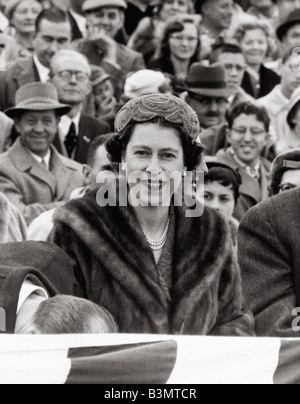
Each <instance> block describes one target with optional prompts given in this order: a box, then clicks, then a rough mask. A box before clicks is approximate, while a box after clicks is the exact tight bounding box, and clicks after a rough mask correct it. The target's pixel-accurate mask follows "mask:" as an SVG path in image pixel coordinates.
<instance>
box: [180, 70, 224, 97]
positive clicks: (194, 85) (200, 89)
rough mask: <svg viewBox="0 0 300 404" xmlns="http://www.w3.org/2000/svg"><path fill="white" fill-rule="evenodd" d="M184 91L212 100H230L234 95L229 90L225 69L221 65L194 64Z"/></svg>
mask: <svg viewBox="0 0 300 404" xmlns="http://www.w3.org/2000/svg"><path fill="white" fill-rule="evenodd" d="M183 90H185V91H188V92H189V93H193V94H197V95H202V96H204V97H211V98H214V97H216V98H223V97H224V98H228V97H230V96H231V95H232V91H231V90H230V89H228V88H227V84H226V80H225V69H224V67H223V66H222V65H220V64H216V65H212V66H203V65H202V64H201V63H194V64H193V65H192V66H191V68H190V70H189V73H188V77H187V80H186V85H185V86H184V88H183Z"/></svg>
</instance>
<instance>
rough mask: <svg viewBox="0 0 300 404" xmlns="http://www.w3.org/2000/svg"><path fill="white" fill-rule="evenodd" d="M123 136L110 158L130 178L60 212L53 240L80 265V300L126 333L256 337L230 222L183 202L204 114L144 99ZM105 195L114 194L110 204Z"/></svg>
mask: <svg viewBox="0 0 300 404" xmlns="http://www.w3.org/2000/svg"><path fill="white" fill-rule="evenodd" d="M115 129H116V135H115V136H114V138H112V140H111V141H110V142H109V144H108V145H107V150H108V153H109V156H110V158H111V160H112V162H113V163H116V164H118V165H119V164H121V166H122V169H123V171H122V172H123V175H122V176H121V177H120V178H119V179H116V181H113V182H111V183H110V184H109V185H107V186H106V188H105V192H104V190H103V189H104V188H102V189H101V190H98V191H94V192H91V193H89V194H88V195H86V196H85V197H84V198H83V199H80V200H74V201H71V202H69V203H68V204H67V205H66V206H65V207H64V208H61V209H60V210H58V212H57V214H56V218H55V227H54V231H53V233H52V236H51V239H52V241H53V242H54V243H56V244H58V245H59V246H60V247H61V248H62V249H63V250H64V251H65V252H66V253H67V254H68V255H69V256H70V258H71V260H72V263H73V268H74V293H75V294H76V295H77V296H79V297H85V298H87V299H90V300H92V301H93V302H95V303H97V304H99V305H101V306H103V307H105V308H106V309H107V310H108V311H109V312H110V313H111V314H112V315H113V316H114V317H115V319H116V321H117V322H118V325H119V328H120V332H122V333H154V334H185V335H220V336H228V335H232V336H235V335H236V336H247V335H253V333H254V331H253V330H254V326H253V317H252V315H251V314H250V313H247V312H245V311H244V300H243V295H242V287H241V279H240V272H239V268H238V264H237V261H236V257H235V254H234V249H233V247H232V241H231V234H230V230H229V228H228V226H227V224H226V223H225V221H224V220H223V219H222V218H221V216H219V215H218V214H217V213H215V212H214V211H212V210H209V209H207V210H205V211H204V213H203V214H202V215H201V216H200V215H196V216H197V217H189V216H191V215H190V214H188V213H187V211H188V209H189V208H187V206H186V205H185V204H184V203H181V204H180V203H178V199H177V203H175V202H174V201H175V195H177V196H178V194H179V193H180V194H181V202H183V199H184V198H182V188H181V186H182V182H183V181H182V178H184V176H185V173H186V172H190V171H193V170H195V169H196V168H198V167H199V164H200V162H201V161H202V152H203V147H202V145H201V143H200V138H199V134H200V124H199V121H198V118H197V116H196V114H195V112H194V111H193V110H192V109H191V108H190V107H189V106H188V105H187V104H186V103H185V102H184V101H182V100H180V99H178V98H176V97H173V96H167V95H151V96H145V97H142V98H138V99H135V100H133V101H130V102H129V103H128V104H126V105H125V106H124V107H123V109H122V110H121V111H120V112H119V114H118V115H117V117H116V122H115ZM122 177H123V179H122ZM171 177H172V178H173V179H174V181H171ZM137 178H138V181H137ZM124 181H125V182H126V186H125V187H124ZM137 187H138V188H137ZM137 189H138V192H137ZM180 190H181V191H180ZM113 191H114V194H113V193H112V192H113ZM120 191H121V192H120ZM126 191H128V192H127V194H126ZM124 194H126V198H125V197H124ZM103 195H104V196H105V195H106V196H109V195H110V196H111V195H113V197H111V198H110V199H111V200H110V201H109V205H108V206H104V205H105V203H104V202H105V198H104V196H103ZM127 196H128V198H127ZM107 199H109V198H107ZM137 200H138V203H137ZM106 202H107V201H106ZM124 202H125V203H124ZM126 202H127V203H126ZM100 205H101V206H100ZM177 205H182V206H177Z"/></svg>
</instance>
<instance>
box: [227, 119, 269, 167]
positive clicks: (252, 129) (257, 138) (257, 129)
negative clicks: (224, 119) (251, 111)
mask: <svg viewBox="0 0 300 404" xmlns="http://www.w3.org/2000/svg"><path fill="white" fill-rule="evenodd" d="M267 140H268V134H267V132H266V128H265V125H264V123H263V122H261V121H259V120H258V119H257V117H256V116H255V115H246V114H242V115H240V116H239V117H237V118H236V119H235V121H234V123H233V126H232V129H231V131H230V132H229V134H228V141H229V143H230V144H231V146H232V148H233V150H234V152H235V154H236V155H237V157H238V158H239V159H240V160H241V161H242V162H243V163H245V164H246V165H249V166H251V164H254V163H257V161H258V159H259V157H260V154H261V152H262V150H263V148H264V147H265V146H266V145H267Z"/></svg>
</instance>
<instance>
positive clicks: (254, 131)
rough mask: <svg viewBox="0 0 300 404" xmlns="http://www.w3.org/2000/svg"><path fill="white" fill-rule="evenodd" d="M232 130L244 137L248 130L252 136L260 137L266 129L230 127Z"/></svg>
mask: <svg viewBox="0 0 300 404" xmlns="http://www.w3.org/2000/svg"><path fill="white" fill-rule="evenodd" d="M232 131H233V132H234V133H236V134H237V135H239V136H241V137H245V136H246V134H247V132H248V131H250V133H251V135H252V136H253V137H254V138H257V137H260V136H262V135H265V134H266V131H264V130H262V129H259V128H232Z"/></svg>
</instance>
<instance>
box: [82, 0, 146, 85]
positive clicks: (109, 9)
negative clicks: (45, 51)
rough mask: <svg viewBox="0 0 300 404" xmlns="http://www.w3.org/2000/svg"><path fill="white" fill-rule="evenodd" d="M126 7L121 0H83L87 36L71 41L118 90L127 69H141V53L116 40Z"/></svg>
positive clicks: (142, 65) (122, 26)
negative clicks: (102, 69)
mask: <svg viewBox="0 0 300 404" xmlns="http://www.w3.org/2000/svg"><path fill="white" fill-rule="evenodd" d="M126 9H127V4H126V2H125V1H124V0H87V1H86V2H85V3H84V4H83V11H84V12H85V16H86V19H87V25H88V39H82V40H79V41H75V42H74V48H75V49H76V50H78V51H79V52H81V53H83V54H84V55H85V56H86V57H87V58H88V60H89V62H90V63H91V64H93V65H96V66H100V67H103V68H104V70H106V72H107V73H108V74H109V76H110V77H111V79H112V80H113V81H114V82H115V84H116V86H117V87H118V88H119V89H120V91H121V88H122V86H123V85H124V82H125V79H126V77H127V76H128V74H129V73H131V72H136V71H138V70H142V69H145V62H144V59H143V56H142V55H141V54H140V53H137V52H135V51H133V50H131V49H129V48H128V47H127V46H125V45H122V44H120V43H118V42H117V40H116V38H117V35H118V33H119V32H120V30H122V29H124V24H125V10H126Z"/></svg>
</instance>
